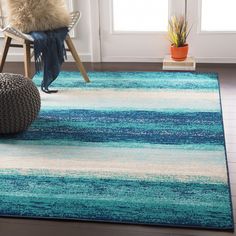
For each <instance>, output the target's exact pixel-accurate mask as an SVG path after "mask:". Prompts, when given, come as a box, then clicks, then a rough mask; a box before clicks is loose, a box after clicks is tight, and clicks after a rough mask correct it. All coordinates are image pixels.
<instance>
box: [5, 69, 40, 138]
mask: <svg viewBox="0 0 236 236" xmlns="http://www.w3.org/2000/svg"><path fill="white" fill-rule="evenodd" d="M40 104H41V102H40V94H39V91H38V89H37V87H36V86H35V85H34V83H33V82H32V81H31V80H30V79H27V78H25V77H24V76H23V75H16V74H8V73H7V74H6V73H0V134H12V133H18V132H21V131H24V130H26V129H27V128H28V127H29V126H30V124H31V123H32V122H33V121H34V120H35V119H36V117H37V115H38V113H39V110H40Z"/></svg>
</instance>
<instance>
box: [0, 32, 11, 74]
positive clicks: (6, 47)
mask: <svg viewBox="0 0 236 236" xmlns="http://www.w3.org/2000/svg"><path fill="white" fill-rule="evenodd" d="M11 40H12V38H10V37H7V36H6V37H5V42H4V47H3V52H2V57H1V60H0V73H2V71H3V67H4V65H5V62H6V58H7V53H8V50H9V47H10V45H11Z"/></svg>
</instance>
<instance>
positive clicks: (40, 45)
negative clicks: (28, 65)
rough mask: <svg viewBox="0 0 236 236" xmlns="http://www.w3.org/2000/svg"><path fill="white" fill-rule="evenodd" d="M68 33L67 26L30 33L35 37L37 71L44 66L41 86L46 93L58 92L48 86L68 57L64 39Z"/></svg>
mask: <svg viewBox="0 0 236 236" xmlns="http://www.w3.org/2000/svg"><path fill="white" fill-rule="evenodd" d="M67 34H68V28H67V27H64V28H60V29H55V30H52V31H45V32H41V31H40V32H39V31H37V32H31V33H30V35H31V36H32V37H33V39H34V53H35V68H36V73H38V72H40V71H41V70H42V68H43V72H44V75H43V81H42V84H41V88H42V91H44V92H46V93H50V92H56V91H55V90H54V91H53V90H51V91H50V90H49V89H48V87H49V86H50V84H51V83H52V82H53V81H54V80H55V79H56V78H57V77H58V75H59V73H60V69H61V65H62V63H63V62H64V59H65V58H66V50H65V45H64V41H65V39H66V36H67Z"/></svg>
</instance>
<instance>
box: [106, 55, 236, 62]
mask: <svg viewBox="0 0 236 236" xmlns="http://www.w3.org/2000/svg"><path fill="white" fill-rule="evenodd" d="M195 59H196V62H197V63H236V57H195ZM102 61H103V62H154V63H155V62H156V63H158V62H159V63H160V62H163V58H160V57H112V56H111V57H103V59H102Z"/></svg>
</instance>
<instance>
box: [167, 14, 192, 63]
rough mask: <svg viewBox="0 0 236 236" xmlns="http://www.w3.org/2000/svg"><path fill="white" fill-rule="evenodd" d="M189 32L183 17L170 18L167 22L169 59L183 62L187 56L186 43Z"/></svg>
mask: <svg viewBox="0 0 236 236" xmlns="http://www.w3.org/2000/svg"><path fill="white" fill-rule="evenodd" d="M189 32H190V30H189V29H188V22H187V21H186V19H185V17H184V16H179V17H177V16H172V17H171V19H170V20H169V29H168V35H169V40H170V42H171V47H170V52H171V57H172V59H173V60H175V61H184V60H185V59H186V58H187V56H188V48H189V47H188V44H187V42H186V40H187V37H188V35H189Z"/></svg>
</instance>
